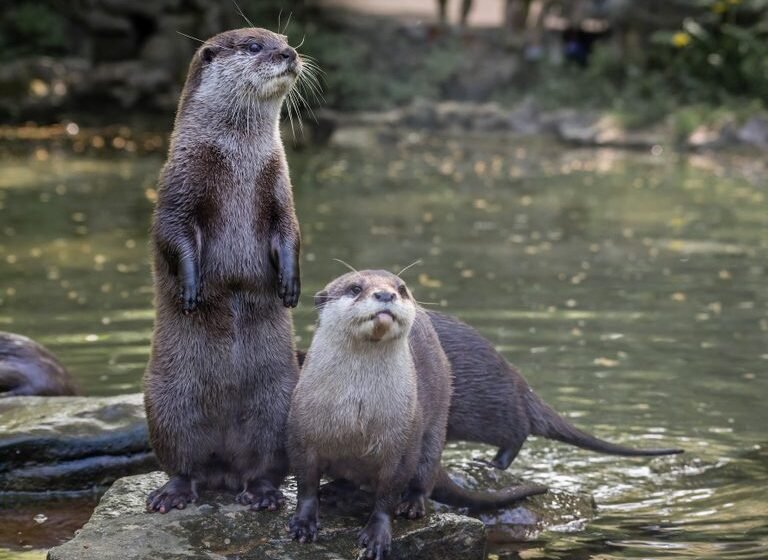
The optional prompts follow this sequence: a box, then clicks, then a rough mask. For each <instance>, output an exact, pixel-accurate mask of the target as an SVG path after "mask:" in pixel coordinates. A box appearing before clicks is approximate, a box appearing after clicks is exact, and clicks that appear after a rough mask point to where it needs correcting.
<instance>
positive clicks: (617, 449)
mask: <svg viewBox="0 0 768 560" xmlns="http://www.w3.org/2000/svg"><path fill="white" fill-rule="evenodd" d="M426 313H427V315H428V316H429V319H430V321H431V322H432V326H433V327H434V328H435V331H436V332H437V336H438V338H439V339H440V344H441V346H442V347H443V350H444V351H445V354H446V355H447V356H448V360H449V361H450V363H451V368H452V370H453V396H452V398H451V411H450V414H449V416H448V436H447V439H448V441H458V440H464V441H473V442H478V443H486V444H489V445H496V446H498V447H500V449H499V450H498V452H497V453H496V456H495V457H494V458H493V460H491V461H488V463H489V464H491V465H493V466H494V467H496V468H499V469H502V470H504V469H507V468H509V465H511V464H512V461H514V460H515V457H517V454H518V453H519V452H520V448H521V447H522V446H523V443H525V440H526V439H527V438H528V436H529V435H534V436H541V437H545V438H548V439H554V440H558V441H562V442H564V443H568V444H571V445H575V446H577V447H581V448H582V449H588V450H590V451H597V452H598V453H606V454H608V455H621V456H626V457H652V456H659V455H674V454H678V453H683V450H682V449H676V448H664V449H634V448H631V447H625V446H623V445H617V444H615V443H610V442H608V441H605V440H602V439H600V438H597V437H595V436H593V435H590V434H588V433H586V432H584V431H582V430H579V429H578V428H576V427H575V426H573V425H572V424H571V423H570V422H568V421H567V420H566V419H565V418H563V417H562V416H560V414H558V413H557V412H556V411H555V410H554V409H552V407H550V406H549V405H548V404H547V403H545V402H544V401H543V400H542V399H541V397H539V396H538V395H537V394H536V393H534V392H533V389H531V387H530V386H529V385H528V383H527V382H526V380H525V378H524V377H523V376H522V375H521V374H520V372H519V371H518V370H517V369H516V368H515V367H514V366H513V365H512V364H510V363H509V362H507V361H506V360H505V359H504V357H503V356H502V355H501V354H499V352H498V351H496V349H495V348H494V347H493V345H492V344H491V343H490V342H489V341H488V340H487V339H485V338H483V336H482V335H481V334H480V333H479V332H477V330H475V329H474V328H472V327H470V326H469V325H467V324H465V323H462V322H461V321H459V320H458V319H455V318H453V317H451V316H450V315H445V314H444V313H438V312H436V311H427V312H426ZM297 358H298V360H299V364H302V363H303V361H304V359H305V353H304V352H301V351H299V352H297Z"/></svg>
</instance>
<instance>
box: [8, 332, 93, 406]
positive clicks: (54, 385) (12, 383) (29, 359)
mask: <svg viewBox="0 0 768 560" xmlns="http://www.w3.org/2000/svg"><path fill="white" fill-rule="evenodd" d="M77 394H79V390H78V387H77V384H76V383H75V381H74V380H73V379H72V377H71V376H70V375H69V372H68V371H67V370H66V368H65V367H64V366H63V365H61V363H60V362H59V360H58V359H56V356H54V355H53V354H52V353H51V352H50V351H49V350H48V349H47V348H45V347H44V346H41V345H40V344H38V343H37V342H35V341H34V340H31V339H29V338H27V337H25V336H21V335H18V334H13V333H7V332H0V397H17V396H22V395H40V396H47V397H51V396H64V395H77Z"/></svg>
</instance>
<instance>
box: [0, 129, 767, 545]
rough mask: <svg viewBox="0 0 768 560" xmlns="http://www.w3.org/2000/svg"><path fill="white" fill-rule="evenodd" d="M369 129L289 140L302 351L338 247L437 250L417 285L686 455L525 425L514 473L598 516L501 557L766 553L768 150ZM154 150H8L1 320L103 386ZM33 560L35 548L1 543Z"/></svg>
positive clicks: (642, 436) (409, 257) (137, 308)
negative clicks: (577, 443)
mask: <svg viewBox="0 0 768 560" xmlns="http://www.w3.org/2000/svg"><path fill="white" fill-rule="evenodd" d="M366 138H367V135H366V134H365V133H364V132H363V133H362V134H361V135H360V137H359V138H358V137H353V140H354V142H352V143H353V144H359V146H349V147H344V146H337V147H332V148H324V149H320V150H314V149H313V150H311V151H305V152H297V153H292V154H290V155H289V159H290V161H291V169H292V178H293V182H294V187H295V196H296V203H297V212H298V215H299V219H300V221H301V224H302V235H303V243H304V248H303V249H304V252H303V285H304V287H303V295H302V299H301V304H300V306H299V308H298V309H297V310H296V312H295V322H296V335H297V338H298V339H299V345H300V346H303V347H306V346H307V345H308V343H309V340H310V338H311V332H312V324H313V321H314V312H313V309H312V303H311V296H312V294H313V293H314V292H315V291H317V290H319V289H320V288H321V287H322V286H323V285H324V284H325V283H326V282H327V281H329V280H330V279H332V278H333V277H335V276H337V275H339V274H341V273H343V272H344V271H345V268H344V267H343V266H342V265H340V264H339V263H338V262H336V261H334V260H333V259H336V258H337V259H343V260H344V261H347V262H349V263H350V264H351V265H353V266H355V267H357V268H368V267H378V268H387V269H391V270H395V271H396V270H399V269H401V268H403V267H405V266H407V265H409V264H411V263H412V262H414V261H416V260H419V259H420V260H421V264H419V265H416V266H414V267H413V268H411V269H409V270H408V271H407V272H406V273H405V275H404V278H405V279H406V281H408V282H409V284H410V285H411V286H412V288H413V290H414V292H415V294H416V297H417V298H418V299H419V300H421V301H423V302H428V303H432V304H436V307H437V308H440V309H442V310H444V311H446V312H449V313H452V314H456V315H458V316H460V317H462V318H463V319H464V320H466V321H468V322H470V323H471V324H473V325H474V326H476V327H477V328H479V329H480V330H481V331H482V332H483V333H484V334H485V335H486V336H487V337H488V338H490V339H491V340H492V341H493V342H494V343H495V344H496V345H497V346H498V348H499V349H500V350H501V351H503V353H504V354H505V355H506V356H507V357H508V358H509V359H510V360H511V361H513V362H514V363H516V364H517V365H518V366H520V367H521V369H522V371H523V372H524V374H525V375H526V377H527V378H528V380H529V381H530V383H531V385H532V386H533V387H534V388H535V389H536V390H537V392H539V394H541V395H542V396H543V397H544V398H545V400H547V401H548V402H549V403H551V404H552V405H553V406H555V407H556V408H557V409H559V410H561V411H564V412H567V415H568V416H569V417H570V418H571V419H572V420H573V421H574V422H575V423H577V424H578V425H580V426H582V427H585V428H587V429H588V430H590V431H592V432H594V433H596V434H598V435H600V436H603V437H605V438H608V439H611V440H614V441H617V442H621V443H625V444H633V445H665V446H667V445H668V446H681V447H684V448H685V449H686V450H687V451H688V452H687V453H686V454H685V455H683V456H679V457H674V458H660V459H655V460H641V459H621V458H613V457H606V456H600V455H596V454H592V453H588V452H585V451H580V450H577V449H575V448H572V447H568V446H565V445H562V444H556V443H554V442H550V441H544V440H537V441H533V440H531V441H529V442H528V443H527V444H526V446H525V448H524V449H523V452H522V453H521V455H520V456H519V458H518V459H517V461H516V462H515V463H514V464H513V466H512V469H513V470H514V471H515V472H517V473H520V474H521V475H523V476H525V477H527V478H529V479H532V480H535V481H537V482H541V483H544V484H547V485H549V486H551V487H556V488H563V489H568V490H572V491H587V492H591V493H592V494H593V495H594V496H595V500H596V502H597V504H598V516H597V518H596V519H594V520H593V521H592V522H590V523H588V524H587V525H586V528H583V530H580V531H573V530H569V528H567V527H566V528H561V530H557V531H550V532H548V533H545V534H544V535H542V537H541V538H540V539H539V540H538V541H536V542H534V543H526V544H523V545H519V544H518V545H503V546H500V547H499V548H498V550H494V551H493V554H496V555H498V556H499V557H500V558H526V559H527V558H600V559H609V558H731V559H746V558H755V559H757V558H768V527H767V525H768V434H766V430H765V425H766V424H768V412H766V406H765V400H766V397H768V371H766V370H767V368H766V366H767V365H768V344H766V342H768V287H767V286H768V283H766V281H765V276H766V267H768V259H767V258H766V257H768V192H766V185H765V182H764V180H763V178H764V177H765V173H766V165H765V163H763V161H764V158H763V160H762V161H761V160H759V159H758V158H750V157H748V156H738V155H735V156H729V157H725V156H723V157H718V158H711V157H704V156H691V157H681V156H675V155H669V154H661V155H655V156H654V155H650V154H638V153H627V152H616V151H610V150H586V149H584V150H581V149H579V150H574V149H565V148H561V147H560V148H558V147H554V146H551V145H549V144H548V143H546V142H531V141H523V140H521V141H515V142H511V141H483V139H482V138H473V139H471V140H469V141H466V140H465V141H463V142H462V141H461V140H460V139H457V138H450V137H449V138H436V139H431V138H429V137H421V136H415V135H411V136H408V137H405V138H403V139H401V140H399V141H397V142H392V143H383V144H376V145H373V146H371V145H366V143H365V141H364V140H365V139H366ZM161 164H162V155H161V154H158V153H149V154H144V155H136V154H133V155H131V154H123V153H116V152H109V153H107V154H102V155H100V154H98V153H94V152H93V151H91V152H87V151H86V152H85V153H84V154H80V155H73V154H72V153H71V152H70V151H68V150H49V151H41V150H38V151H37V152H33V153H27V152H23V153H18V152H17V153H15V154H6V155H4V156H3V157H2V160H0V329H3V330H9V331H14V332H19V333H23V334H26V335H29V336H31V337H33V338H35V339H37V340H39V341H40V342H42V343H43V344H45V345H47V346H48V347H50V348H51V349H52V350H53V351H54V352H55V353H56V354H58V355H59V357H60V358H61V360H62V361H63V362H64V363H65V364H66V365H67V366H68V367H69V368H70V370H71V371H72V372H73V373H74V374H75V376H76V377H77V379H78V380H79V381H80V383H81V385H82V387H83V389H84V390H85V392H86V393H87V394H94V395H96V394H99V395H107V394H116V393H123V392H131V391H137V390H139V389H140V377H141V374H142V372H143V368H144V366H145V363H146V360H147V356H148V348H149V339H150V332H151V323H152V307H151V297H152V295H151V284H150V269H149V264H148V263H149V259H148V251H147V229H148V223H149V216H150V213H151V207H152V202H151V201H152V199H153V197H154V190H153V189H154V185H155V179H156V176H157V172H158V169H159V167H160V165H161ZM480 451H482V452H487V453H489V454H490V453H491V450H490V449H481V450H480ZM472 453H473V454H475V455H476V454H477V453H478V450H477V449H474V450H473V451H472ZM32 548H33V550H37V549H36V548H35V546H33V547H32ZM30 554H31V557H35V558H38V557H42V554H39V555H35V553H34V552H32V553H30V552H23V553H22V551H16V552H12V551H5V552H3V551H2V550H0V558H14V559H17V558H22V557H23V558H27V557H28V556H29V555H30Z"/></svg>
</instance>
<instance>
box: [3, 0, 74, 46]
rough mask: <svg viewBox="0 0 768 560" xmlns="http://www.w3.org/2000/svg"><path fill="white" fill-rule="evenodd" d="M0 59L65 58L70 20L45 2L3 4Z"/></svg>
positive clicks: (8, 1) (9, 2)
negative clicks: (42, 55) (33, 55)
mask: <svg viewBox="0 0 768 560" xmlns="http://www.w3.org/2000/svg"><path fill="white" fill-rule="evenodd" d="M3 3H4V4H5V5H4V6H3V14H2V17H0V53H2V54H0V56H2V57H3V58H6V59H8V58H12V57H15V56H19V55H28V54H49V55H61V54H66V51H67V33H66V32H67V21H66V18H65V17H64V16H63V15H62V14H61V13H60V12H59V11H57V10H56V9H54V8H53V7H52V6H50V5H49V4H47V3H43V2H29V1H27V2H18V1H17V2H13V1H12V0H3Z"/></svg>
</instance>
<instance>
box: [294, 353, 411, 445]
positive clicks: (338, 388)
mask: <svg viewBox="0 0 768 560" xmlns="http://www.w3.org/2000/svg"><path fill="white" fill-rule="evenodd" d="M296 391H297V394H296V396H295V399H294V403H295V405H294V406H296V410H295V411H294V412H295V414H296V415H297V417H299V418H300V424H301V429H302V430H303V431H304V436H305V438H306V441H309V442H312V444H313V446H315V447H316V449H317V451H318V453H319V454H320V455H321V456H323V457H325V458H327V459H335V458H338V457H340V456H345V457H376V456H380V455H388V454H391V453H392V452H393V451H394V452H396V451H397V450H399V449H403V448H404V446H405V445H406V443H407V441H408V438H409V436H410V433H411V429H412V426H413V418H414V415H415V409H416V403H417V393H416V391H417V389H416V383H415V378H414V371H413V364H412V362H410V360H393V361H381V360H370V359H368V360H354V359H352V360H350V359H349V357H347V359H346V360H345V361H344V362H343V367H339V363H338V362H337V363H336V367H331V368H324V367H318V368H314V367H311V366H310V368H309V369H308V370H306V371H302V374H301V378H300V380H299V385H298V386H297V388H296Z"/></svg>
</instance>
